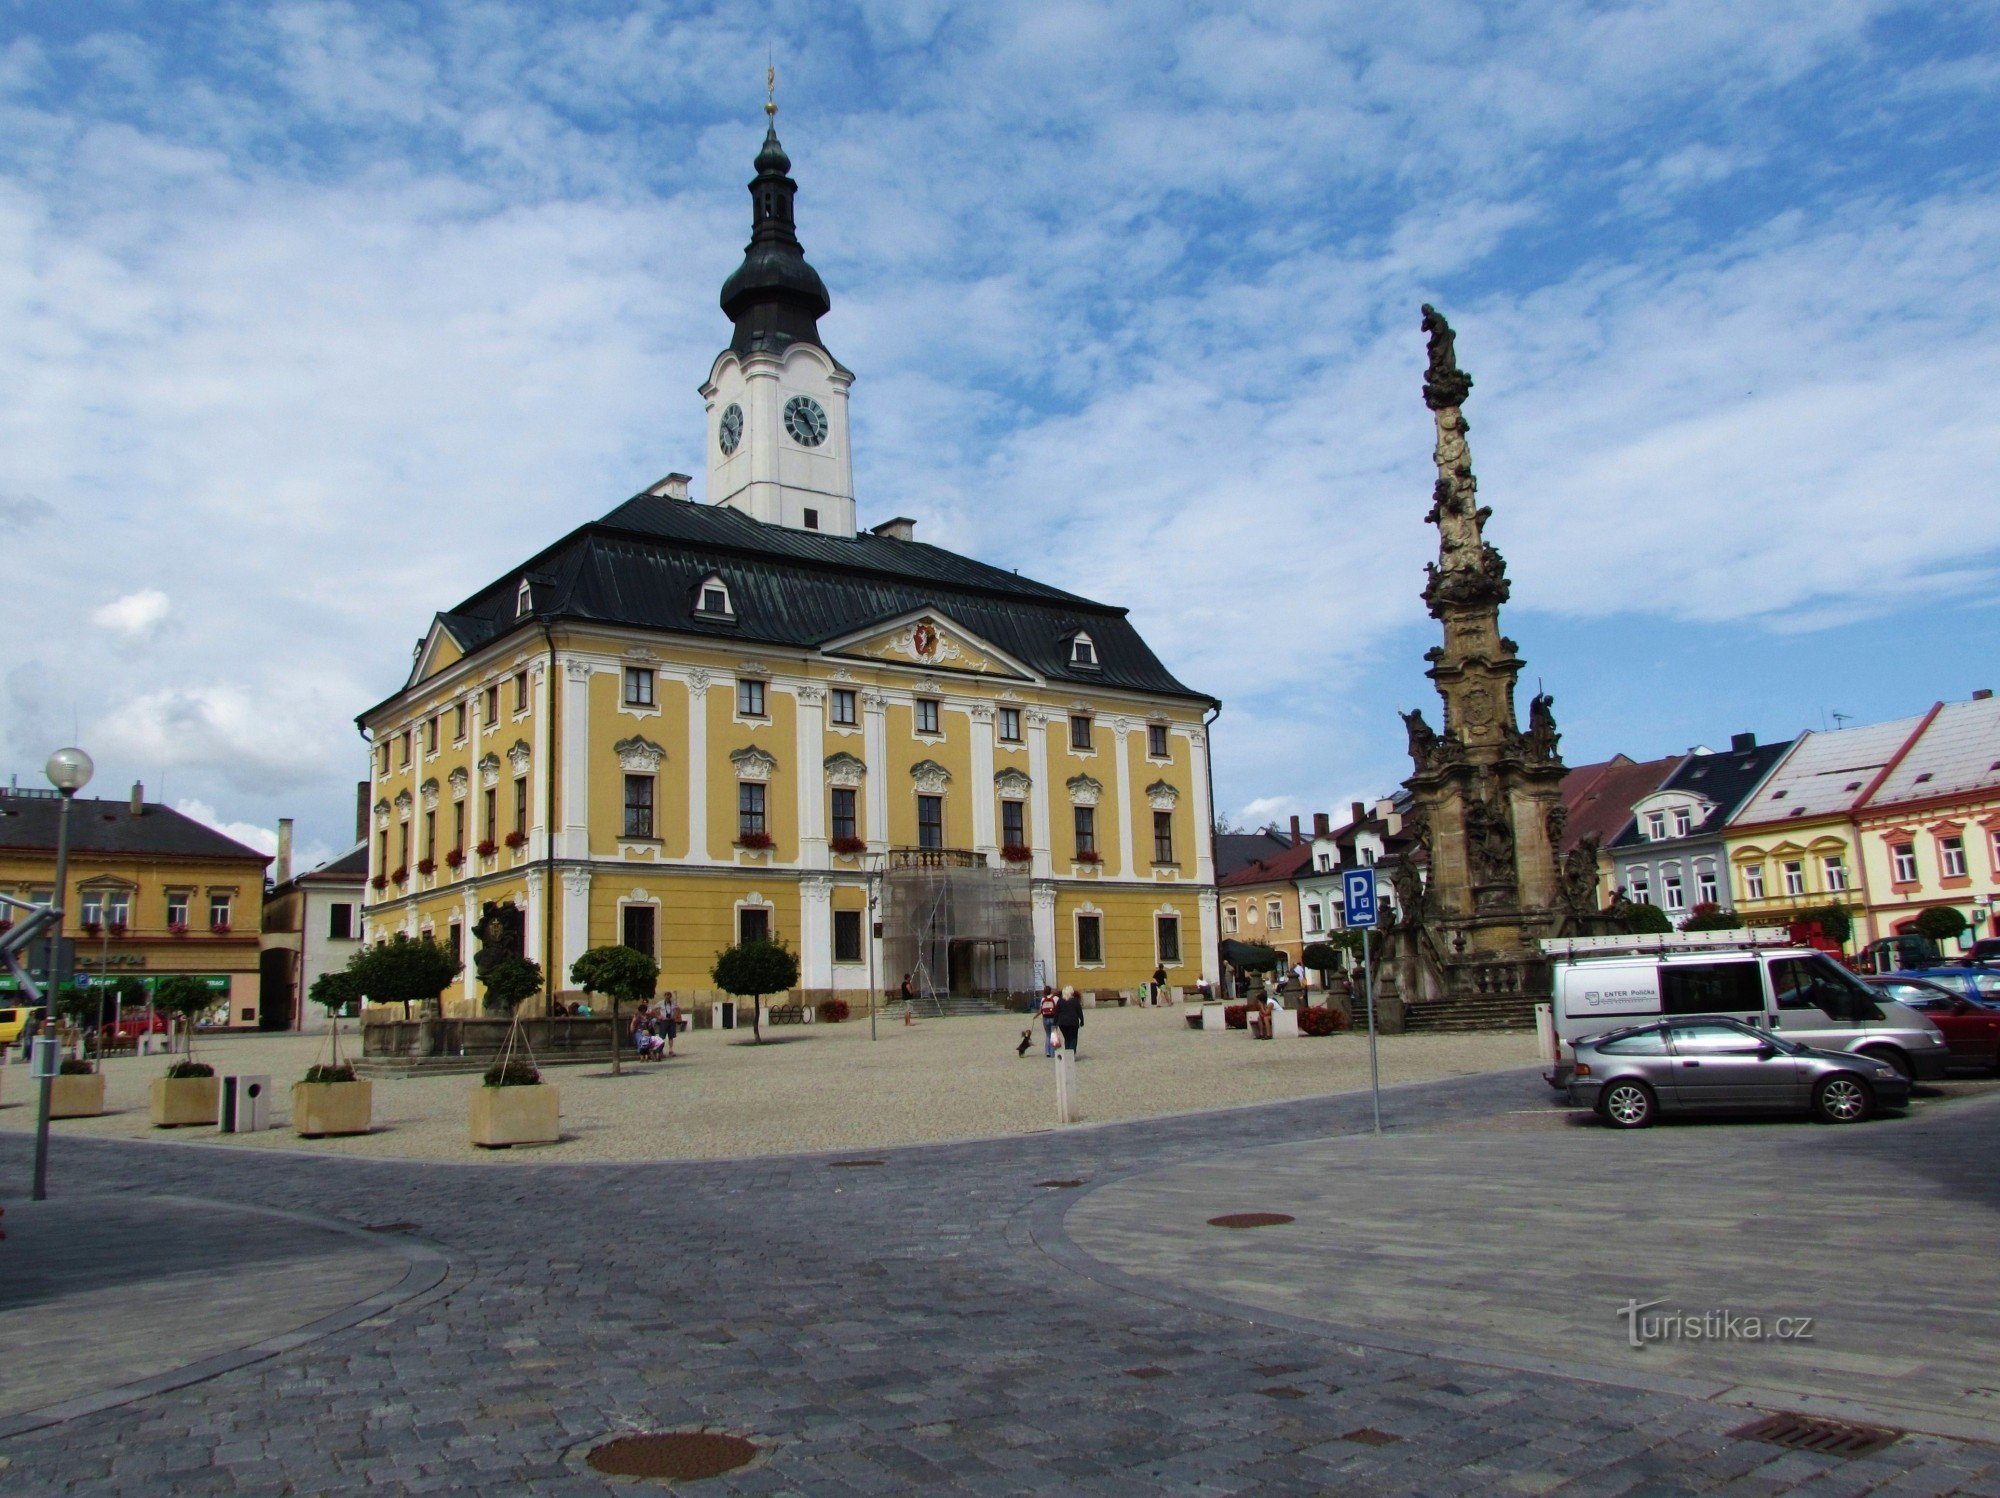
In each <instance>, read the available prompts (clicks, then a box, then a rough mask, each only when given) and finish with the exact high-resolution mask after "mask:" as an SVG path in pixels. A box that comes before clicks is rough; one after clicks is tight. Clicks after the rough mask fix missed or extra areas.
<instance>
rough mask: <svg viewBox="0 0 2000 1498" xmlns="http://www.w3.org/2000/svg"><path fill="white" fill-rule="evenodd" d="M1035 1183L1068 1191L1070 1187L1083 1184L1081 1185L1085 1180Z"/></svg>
mask: <svg viewBox="0 0 2000 1498" xmlns="http://www.w3.org/2000/svg"><path fill="white" fill-rule="evenodd" d="M1035 1184H1036V1185H1037V1186H1048V1187H1052V1188H1053V1189H1055V1190H1057V1191H1067V1190H1069V1189H1070V1188H1071V1187H1072V1186H1081V1185H1082V1184H1083V1182H1081V1181H1037V1182H1035Z"/></svg>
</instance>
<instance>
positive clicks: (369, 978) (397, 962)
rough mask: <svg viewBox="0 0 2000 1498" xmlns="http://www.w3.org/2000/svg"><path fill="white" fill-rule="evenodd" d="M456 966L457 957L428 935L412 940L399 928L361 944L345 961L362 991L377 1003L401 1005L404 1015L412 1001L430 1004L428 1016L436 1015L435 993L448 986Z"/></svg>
mask: <svg viewBox="0 0 2000 1498" xmlns="http://www.w3.org/2000/svg"><path fill="white" fill-rule="evenodd" d="M458 968H459V964H458V959H457V958H455V957H453V956H452V955H451V953H449V952H447V951H446V950H445V949H444V948H443V947H441V946H439V945H438V944H437V943H436V942H434V941H432V940H431V939H430V938H429V937H428V936H425V937H418V938H414V939H413V938H411V937H410V936H408V935H407V934H405V933H404V932H401V931H398V932H397V933H396V934H395V935H394V936H392V937H390V938H389V939H388V940H387V941H384V942H376V943H375V944H374V945H372V946H366V947H363V948H362V949H361V950H360V951H358V952H356V953H355V954H354V956H353V957H351V958H350V959H349V960H348V963H347V971H348V973H349V975H350V976H351V977H352V978H353V979H354V981H355V983H356V984H357V985H359V987H360V990H361V992H362V993H363V994H365V995H367V997H368V998H370V999H372V1000H373V1001H374V1002H376V1003H377V1004H401V1005H403V1006H404V1010H403V1012H404V1014H405V1016H407V1015H408V1014H409V1006H410V1005H411V1004H416V1005H419V1006H421V1005H424V1004H429V1005H431V1006H432V1007H433V1014H432V1015H431V1016H429V1017H431V1018H435V1017H436V1015H435V1009H436V1005H437V1001H438V996H439V995H440V994H442V993H443V992H444V991H445V990H446V989H447V988H449V987H451V980H452V979H453V978H456V977H457V976H458ZM420 1017H423V1016H421V1014H420Z"/></svg>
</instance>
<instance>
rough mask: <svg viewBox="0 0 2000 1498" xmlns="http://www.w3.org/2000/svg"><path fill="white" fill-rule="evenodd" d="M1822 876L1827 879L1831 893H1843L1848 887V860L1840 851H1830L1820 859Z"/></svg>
mask: <svg viewBox="0 0 2000 1498" xmlns="http://www.w3.org/2000/svg"><path fill="white" fill-rule="evenodd" d="M1819 868H1820V874H1821V876H1822V877H1823V878H1824V879H1825V880H1826V888H1827V892H1828V893H1829V894H1836V895H1837V894H1842V893H1844V892H1845V891H1846V889H1847V860H1846V859H1845V858H1844V857H1842V856H1841V855H1840V854H1838V853H1829V854H1827V855H1826V856H1825V857H1823V858H1821V859H1820V861H1819Z"/></svg>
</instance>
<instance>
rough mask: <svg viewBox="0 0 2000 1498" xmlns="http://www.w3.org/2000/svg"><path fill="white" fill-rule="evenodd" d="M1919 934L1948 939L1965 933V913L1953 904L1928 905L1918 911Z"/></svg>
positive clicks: (1939, 939) (1937, 938)
mask: <svg viewBox="0 0 2000 1498" xmlns="http://www.w3.org/2000/svg"><path fill="white" fill-rule="evenodd" d="M1916 925H1917V935H1919V936H1928V937H1929V938H1930V939H1931V940H1932V941H1939V942H1941V941H1946V940H1949V939H1950V938H1951V937H1954V936H1963V935H1964V934H1965V926H1966V921H1965V913H1964V912H1963V911H1961V910H1959V909H1958V908H1957V907H1955V906H1951V905H1927V906H1925V907H1924V908H1923V909H1922V910H1920V911H1918V912H1917V922H1916Z"/></svg>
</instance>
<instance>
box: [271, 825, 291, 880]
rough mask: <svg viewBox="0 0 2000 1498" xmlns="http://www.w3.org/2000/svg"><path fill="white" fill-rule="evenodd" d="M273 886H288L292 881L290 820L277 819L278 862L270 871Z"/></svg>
mask: <svg viewBox="0 0 2000 1498" xmlns="http://www.w3.org/2000/svg"><path fill="white" fill-rule="evenodd" d="M271 879H272V882H273V883H274V884H289V883H291V880H292V819H291V818H290V817H279V818H278V861H277V864H276V866H275V867H274V868H273V869H272V870H271Z"/></svg>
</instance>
